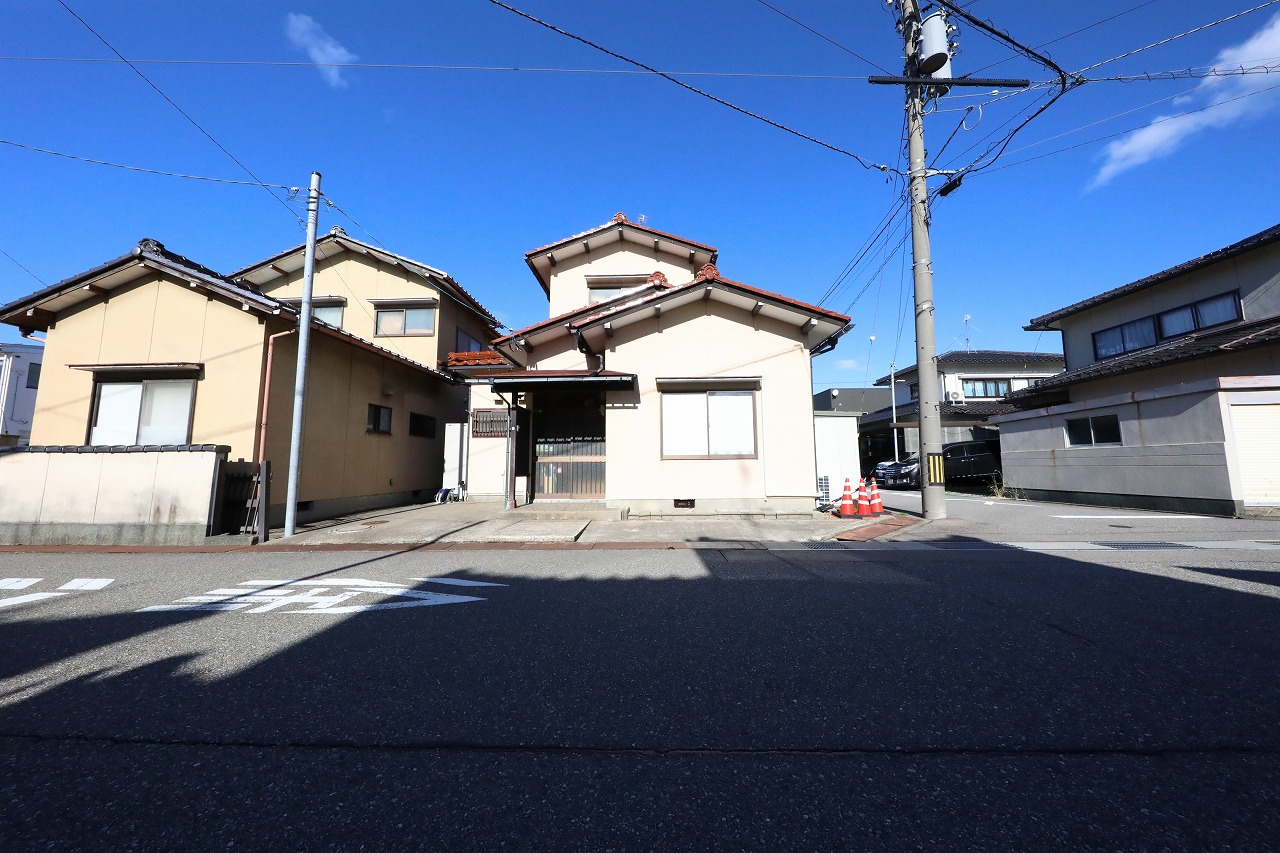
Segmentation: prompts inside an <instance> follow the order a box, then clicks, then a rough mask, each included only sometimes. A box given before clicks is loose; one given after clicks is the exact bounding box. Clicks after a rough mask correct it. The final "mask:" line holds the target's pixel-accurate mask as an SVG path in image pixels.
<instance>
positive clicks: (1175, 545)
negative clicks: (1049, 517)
mask: <svg viewBox="0 0 1280 853" xmlns="http://www.w3.org/2000/svg"><path fill="white" fill-rule="evenodd" d="M1089 544H1090V545H1102V546H1104V547H1107V548H1115V549H1116V550H1117V551H1174V550H1187V551H1194V550H1195V549H1196V546H1194V545H1183V544H1181V543H1179V542H1090V543H1089Z"/></svg>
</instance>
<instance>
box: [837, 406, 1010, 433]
mask: <svg viewBox="0 0 1280 853" xmlns="http://www.w3.org/2000/svg"><path fill="white" fill-rule="evenodd" d="M919 410H920V404H919V403H916V402H911V403H903V404H902V405H900V406H898V420H899V421H901V420H902V419H903V418H912V419H915V418H916V416H917V414H918V412H919ZM939 410H940V411H941V412H942V414H943V415H956V416H962V415H964V416H968V418H969V419H970V420H981V419H982V418H989V417H991V416H992V415H1003V414H1007V413H1009V412H1013V411H1016V410H1017V406H1014V405H1011V404H1009V403H998V402H985V403H979V402H974V403H942V404H941V408H940V409H939ZM892 419H893V408H892V407H890V408H887V409H881V410H880V411H878V412H872V413H871V414H869V415H863V416H862V417H860V418H858V426H859V427H862V426H865V425H870V424H878V423H886V424H887V423H889V422H890V421H891V420H892Z"/></svg>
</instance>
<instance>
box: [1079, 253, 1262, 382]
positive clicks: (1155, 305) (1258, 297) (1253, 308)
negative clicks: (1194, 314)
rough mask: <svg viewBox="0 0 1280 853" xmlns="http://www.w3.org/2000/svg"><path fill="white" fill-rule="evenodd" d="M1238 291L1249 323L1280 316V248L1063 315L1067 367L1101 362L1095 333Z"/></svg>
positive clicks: (1251, 254) (1242, 256) (1252, 254)
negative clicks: (1096, 352) (1096, 346)
mask: <svg viewBox="0 0 1280 853" xmlns="http://www.w3.org/2000/svg"><path fill="white" fill-rule="evenodd" d="M1237 289H1238V290H1239V291H1240V301H1241V306H1242V308H1243V312H1244V319H1246V320H1258V319H1263V318H1265V317H1275V316H1280V245H1277V244H1272V245H1270V246H1265V247H1263V248H1261V249H1258V250H1256V251H1253V252H1249V253H1248V254H1245V255H1241V256H1239V257H1237V258H1232V259H1229V260H1226V261H1223V262H1220V263H1217V264H1214V265H1213V266H1210V267H1205V268H1204V269H1201V270H1196V271H1195V272H1192V273H1187V274H1186V275H1182V276H1179V277H1177V278H1175V279H1171V280H1169V281H1167V282H1164V283H1162V284H1159V285H1156V286H1154V287H1149V288H1147V289H1146V290H1141V291H1138V292H1137V293H1134V294H1132V295H1131V296H1126V297H1123V298H1120V299H1116V300H1113V301H1111V302H1107V303H1105V304H1103V305H1099V306H1098V307H1096V308H1091V309H1089V310H1087V311H1081V312H1080V313H1078V314H1072V315H1071V316H1069V317H1064V318H1063V319H1062V320H1061V321H1059V323H1058V325H1059V326H1060V327H1061V328H1062V331H1063V334H1062V345H1063V352H1064V353H1065V354H1066V357H1067V369H1068V370H1073V369H1075V368H1077V367H1083V366H1084V365H1087V364H1092V363H1093V362H1095V361H1096V360H1097V359H1095V358H1094V354H1093V333H1094V332H1097V331H1100V330H1102V329H1107V328H1110V327H1112V326H1115V325H1117V324H1119V323H1124V322H1127V321H1129V320H1135V319H1138V318H1139V317H1146V316H1148V315H1150V314H1156V313H1159V312H1161V311H1167V310H1169V309H1170V308H1176V307H1178V306H1179V305H1186V304H1187V303H1189V302H1194V301H1196V300H1197V299H1203V298H1205V297H1208V296H1213V295H1214V294H1217V293H1226V292H1229V291H1232V290H1237Z"/></svg>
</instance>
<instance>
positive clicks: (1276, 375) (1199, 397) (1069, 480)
mask: <svg viewBox="0 0 1280 853" xmlns="http://www.w3.org/2000/svg"><path fill="white" fill-rule="evenodd" d="M1026 328H1027V329H1028V330H1038V331H1058V332H1061V333H1062V344H1063V351H1064V352H1065V353H1066V358H1067V371H1066V372H1065V373H1063V374H1060V375H1058V376H1055V377H1052V378H1050V379H1046V380H1043V381H1042V382H1040V383H1038V384H1037V385H1035V386H1033V387H1030V388H1026V389H1023V390H1020V391H1015V392H1013V393H1011V394H1010V396H1009V398H1008V399H1009V401H1010V402H1012V403H1014V404H1016V405H1017V406H1018V407H1019V408H1020V409H1023V410H1024V411H1019V412H1017V413H1014V414H1006V415H1003V416H1001V417H999V418H998V419H997V421H998V423H999V425H1000V434H1001V441H1002V455H1003V458H1004V474H1005V481H1006V483H1007V484H1008V485H1010V486H1012V487H1014V488H1017V489H1018V490H1019V491H1021V492H1023V493H1025V494H1026V495H1027V496H1029V497H1034V498H1039V499H1047V500H1062V501H1070V502H1073V503H1090V504H1099V505H1106V506H1129V507H1139V508H1149V509H1163V510H1178V511H1188V512H1207V513H1215V514H1220V515H1240V514H1244V513H1246V512H1250V513H1251V512H1255V511H1257V512H1269V511H1275V510H1276V508H1280V441H1278V440H1277V436H1278V435H1280V226H1275V227H1272V228H1268V229H1267V230H1266V231H1263V232H1261V233H1259V234H1255V235H1253V236H1252V237H1249V238H1247V239H1244V240H1241V241H1240V242H1238V243H1234V244H1232V245H1230V246H1227V247H1225V248H1222V249H1219V250H1217V251H1215V252H1211V253H1209V254H1207V255H1204V256H1202V257H1199V258H1196V259H1194V260H1191V261H1187V262H1186V263H1183V264H1179V265H1178V266H1176V267H1172V268H1170V269H1167V270H1164V271H1163V272H1159V273H1156V274H1155V275H1151V276H1147V277H1146V278H1143V279H1139V280H1138V281H1135V282H1131V283H1130V284H1126V285H1124V286H1122V287H1118V288H1115V289H1114V290H1109V291H1107V292H1106V293H1102V294H1100V295H1098V296H1094V297H1091V298H1089V299H1086V300H1083V301H1081V302H1077V303H1076V304H1074V305H1069V306H1067V307H1066V308H1062V309H1059V310H1057V311H1053V312H1051V313H1049V314H1045V315H1044V316H1042V317H1037V318H1036V319H1034V320H1032V321H1031V322H1030V323H1029V324H1028V325H1027V327H1026Z"/></svg>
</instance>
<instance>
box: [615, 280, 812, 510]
mask: <svg viewBox="0 0 1280 853" xmlns="http://www.w3.org/2000/svg"><path fill="white" fill-rule="evenodd" d="M710 341H714V342H715V345H714V346H709V345H708V342H710ZM610 344H611V346H610V347H609V350H608V352H607V353H606V365H605V366H606V368H607V369H609V370H617V371H623V372H626V373H634V374H636V375H637V377H638V390H637V391H626V392H623V391H612V392H609V394H608V395H607V400H606V422H605V432H606V460H607V461H606V498H607V501H608V503H609V504H610V505H613V506H620V505H625V506H630V507H631V509H632V511H633V512H645V511H655V512H656V511H670V510H671V509H672V508H673V507H672V501H673V499H675V498H693V499H695V500H696V501H697V509H699V510H703V509H707V510H715V509H723V510H737V511H742V510H746V511H771V510H773V511H786V512H809V511H812V509H813V506H814V495H815V491H816V484H817V475H816V471H815V467H814V439H813V397H812V395H811V393H810V388H811V384H810V383H811V379H810V363H809V353H808V350H807V349H806V347H805V344H804V341H803V340H802V338H801V336H800V334H799V332H798V331H797V330H796V329H795V328H794V327H791V326H785V325H783V324H780V323H776V322H774V321H770V320H768V319H765V318H756V322H755V323H754V325H753V323H752V320H751V318H750V316H749V315H748V314H747V313H746V312H744V311H741V310H739V309H736V308H731V307H729V306H726V305H723V304H722V303H717V302H714V301H711V302H703V303H699V304H697V305H690V306H685V307H683V308H680V309H677V310H674V311H672V312H671V313H669V314H668V313H663V314H662V316H661V318H658V319H652V318H651V319H648V320H645V321H642V322H639V323H634V324H632V325H629V326H624V327H622V328H621V329H619V330H618V331H617V332H616V333H615V334H614V337H613V338H612V339H611V340H610ZM691 376H697V377H718V376H719V377H733V376H739V377H741V376H760V377H761V387H760V390H759V391H758V392H756V447H757V458H755V459H727V458H726V459H663V458H662V448H661V441H662V412H661V399H660V393H659V391H658V385H657V379H658V378H662V377H671V378H674V377H691Z"/></svg>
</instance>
